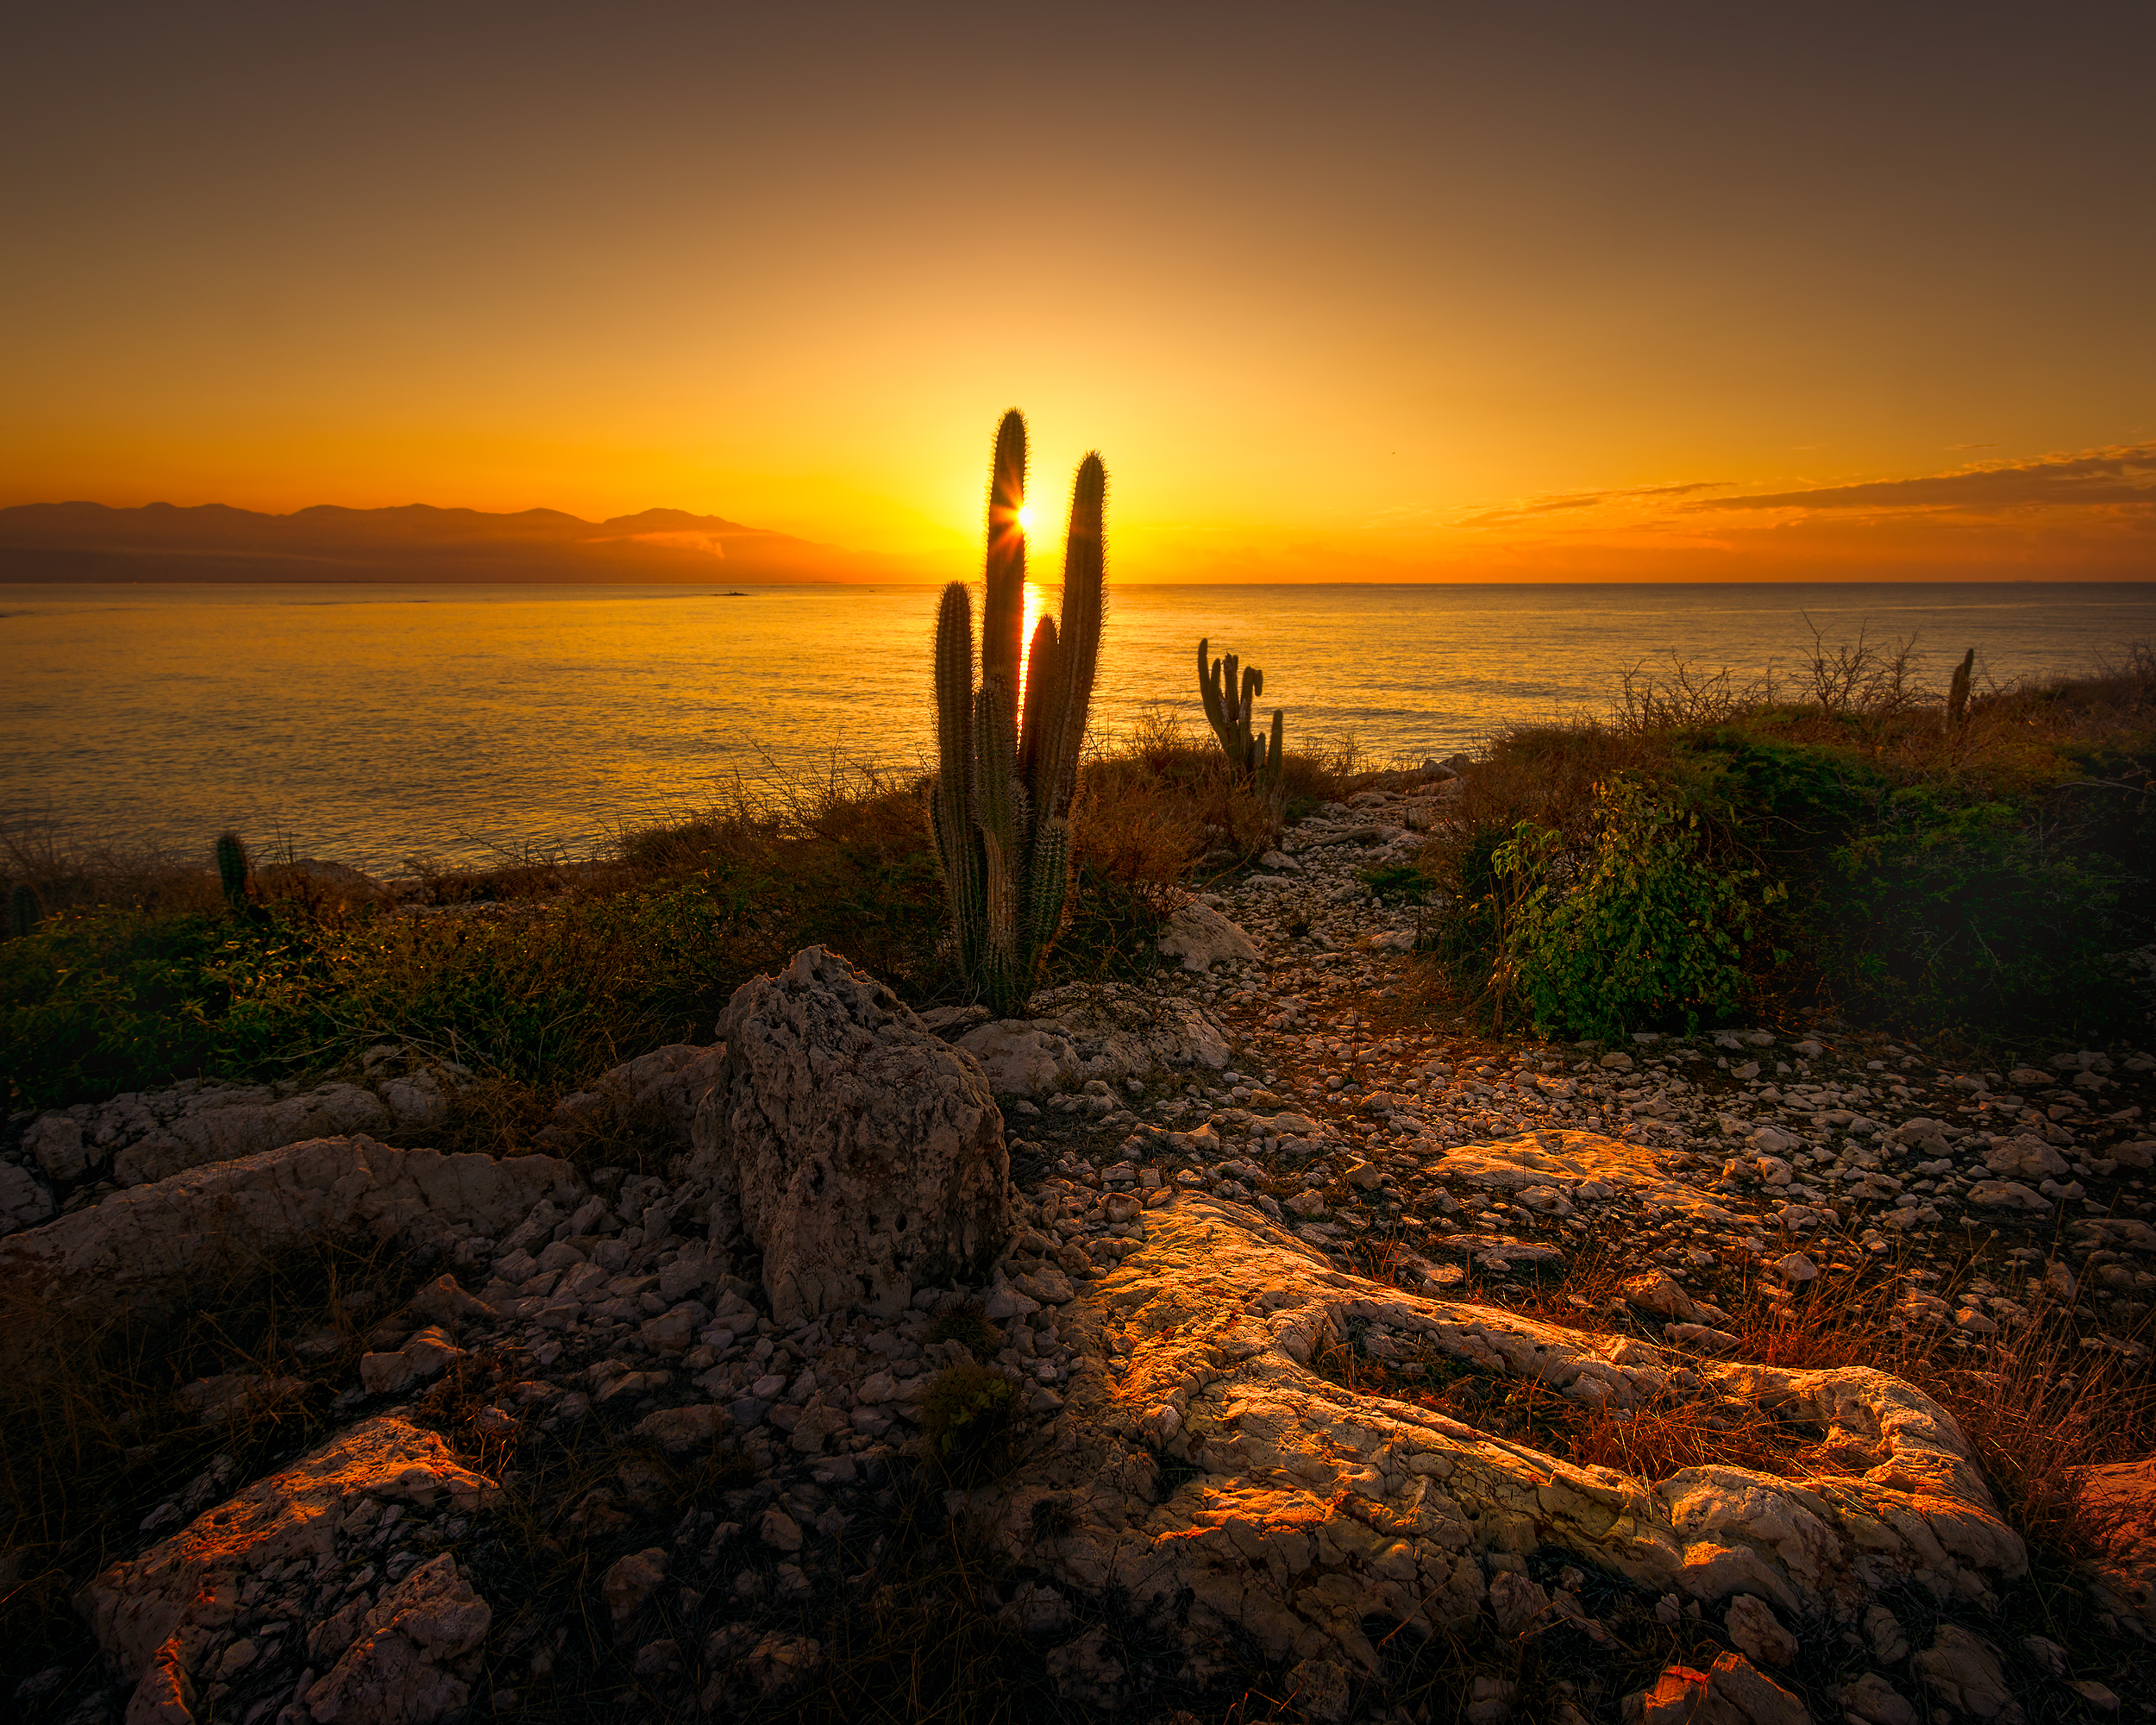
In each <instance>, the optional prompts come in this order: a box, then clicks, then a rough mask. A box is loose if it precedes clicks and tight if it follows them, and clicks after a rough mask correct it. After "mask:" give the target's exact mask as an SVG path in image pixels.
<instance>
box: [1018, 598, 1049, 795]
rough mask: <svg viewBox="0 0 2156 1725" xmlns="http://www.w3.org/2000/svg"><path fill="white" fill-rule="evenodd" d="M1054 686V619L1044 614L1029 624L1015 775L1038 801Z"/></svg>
mask: <svg viewBox="0 0 2156 1725" xmlns="http://www.w3.org/2000/svg"><path fill="white" fill-rule="evenodd" d="M1055 687H1056V619H1055V618H1052V617H1044V618H1042V619H1041V620H1040V621H1039V622H1038V623H1037V624H1034V625H1033V644H1032V647H1031V649H1029V650H1028V652H1027V653H1026V655H1025V724H1023V725H1022V726H1021V727H1020V728H1019V731H1018V777H1019V778H1020V779H1022V780H1024V781H1025V783H1026V785H1027V786H1028V787H1030V788H1031V791H1032V793H1033V801H1034V805H1035V806H1036V807H1038V806H1039V804H1040V800H1041V798H1040V758H1041V737H1042V731H1043V727H1044V725H1045V724H1046V723H1047V712H1048V703H1049V697H1050V694H1051V693H1053V691H1054V689H1055Z"/></svg>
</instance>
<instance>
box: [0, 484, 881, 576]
mask: <svg viewBox="0 0 2156 1725" xmlns="http://www.w3.org/2000/svg"><path fill="white" fill-rule="evenodd" d="M909 574H910V572H908V571H906V569H905V568H903V567H902V566H901V564H900V562H899V560H898V559H896V558H889V557H880V556H874V555H866V554H863V553H860V552H854V551H844V550H841V549H838V548H837V547H836V546H831V545H818V544H817V543H813V542H812V541H811V540H807V539H795V538H792V537H789V536H787V535H786V534H784V533H771V532H767V531H766V530H763V529H761V528H758V527H744V526H743V525H742V524H741V523H739V522H738V521H728V520H726V519H724V517H719V516H716V515H691V514H689V513H687V512H686V511H683V510H679V509H647V510H646V511H643V513H642V514H641V515H618V516H616V517H613V518H612V519H611V520H609V521H599V522H591V521H580V520H579V519H578V518H577V517H575V516H573V515H564V514H562V513H561V511H559V510H554V509H527V510H524V511H522V512H521V513H518V514H515V515H489V514H486V513H484V512H483V511H479V510H476V509H435V508H431V507H429V505H425V504H417V503H416V504H408V505H404V507H402V508H398V509H341V508H338V507H337V506H335V505H331V504H322V505H317V506H316V507H315V508H312V509H302V510H298V511H294V512H293V513H292V514H290V515H262V514H258V513H256V512H255V511H253V510H248V509H231V508H228V507H227V506H226V505H223V504H218V503H208V504H203V505H199V506H198V507H195V508H188V509H182V508H179V507H178V506H176V505H172V504H169V503H153V504H148V505H145V506H143V507H142V508H141V509H111V508H108V507H107V506H106V505H103V504H101V503H27V504H19V505H16V506H15V507H13V508H9V509H0V581H710V582H725V583H736V582H747V583H756V582H774V581H862V580H904V579H907V578H908V576H909Z"/></svg>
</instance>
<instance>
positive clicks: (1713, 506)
mask: <svg viewBox="0 0 2156 1725" xmlns="http://www.w3.org/2000/svg"><path fill="white" fill-rule="evenodd" d="M2119 504H2125V505H2130V506H2133V507H2137V508H2144V509H2146V508H2156V443H2142V444H2137V445H2134V446H2132V447H2128V448H2118V449H2098V450H2093V451H2090V453H2088V454H2086V455H2053V456H2049V457H2046V458H2045V459H2044V460H2041V461H2006V462H1995V463H1992V464H1990V465H1987V466H1984V467H1965V468H1962V469H1961V470H1959V472H1955V473H1951V474H1927V475H1924V476H1922V477H1921V478H1917V479H1908V480H1871V481H1869V482H1866V483H1865V484H1860V485H1844V486H1818V487H1816V488H1814V489H1813V490H1810V491H1786V492H1761V493H1758V494H1756V495H1753V496H1749V497H1719V498H1711V499H1702V500H1700V501H1699V502H1696V503H1692V504H1688V505H1685V507H1686V508H1687V510H1688V511H1702V510H1724V509H1803V510H1822V509H1836V510H1841V509H1847V510H1865V511H1878V510H1908V509H1921V510H1958V511H1971V512H1975V513H1977V514H1987V513H1991V512H1995V511H2004V510H2025V509H2057V508H2084V507H2087V506H2089V505H2119Z"/></svg>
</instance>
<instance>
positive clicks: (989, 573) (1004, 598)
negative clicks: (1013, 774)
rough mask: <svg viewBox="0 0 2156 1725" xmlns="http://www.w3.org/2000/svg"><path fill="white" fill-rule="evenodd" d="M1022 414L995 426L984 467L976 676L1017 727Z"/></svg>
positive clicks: (1022, 547) (1022, 556) (1007, 720)
mask: <svg viewBox="0 0 2156 1725" xmlns="http://www.w3.org/2000/svg"><path fill="white" fill-rule="evenodd" d="M1024 507H1025V417H1024V416H1023V415H1021V414H1020V413H1019V412H1018V410H1017V409H1016V408H1012V410H1011V411H1009V412H1008V413H1006V414H1005V415H1004V416H1003V423H1001V424H1000V425H999V426H998V427H997V428H996V447H995V455H994V457H993V461H992V462H991V464H990V466H989V469H988V559H987V569H986V571H985V578H984V580H983V581H982V592H981V681H983V682H984V683H985V682H987V680H988V679H989V678H991V677H993V678H995V679H996V680H997V687H999V688H1000V689H1001V691H1002V693H1003V700H1004V705H1005V707H1006V709H1007V716H1006V718H1005V719H1004V723H1005V724H1008V725H1009V726H1010V727H1011V729H1012V732H1013V733H1014V734H1015V733H1016V731H1017V730H1018V660H1019V654H1020V652H1021V651H1022V650H1023V649H1024V647H1025V530H1024V529H1023V528H1022V527H1020V526H1019V525H1018V511H1019V510H1020V509H1022V508H1024Z"/></svg>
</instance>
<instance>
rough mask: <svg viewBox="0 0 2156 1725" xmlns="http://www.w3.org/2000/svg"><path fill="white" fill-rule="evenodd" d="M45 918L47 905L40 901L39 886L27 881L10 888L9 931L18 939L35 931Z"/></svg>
mask: <svg viewBox="0 0 2156 1725" xmlns="http://www.w3.org/2000/svg"><path fill="white" fill-rule="evenodd" d="M44 919H45V906H43V905H42V904H41V903H40V902H39V900H38V896H37V888H35V887H33V886H32V885H30V883H29V882H28V881H20V882H18V883H17V884H16V885H15V886H13V887H10V888H8V933H9V937H10V938H13V939H16V940H21V939H22V938H23V937H25V936H26V935H28V934H32V933H34V932H35V931H36V929H37V925H38V924H40V923H41V922H42V921H44Z"/></svg>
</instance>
